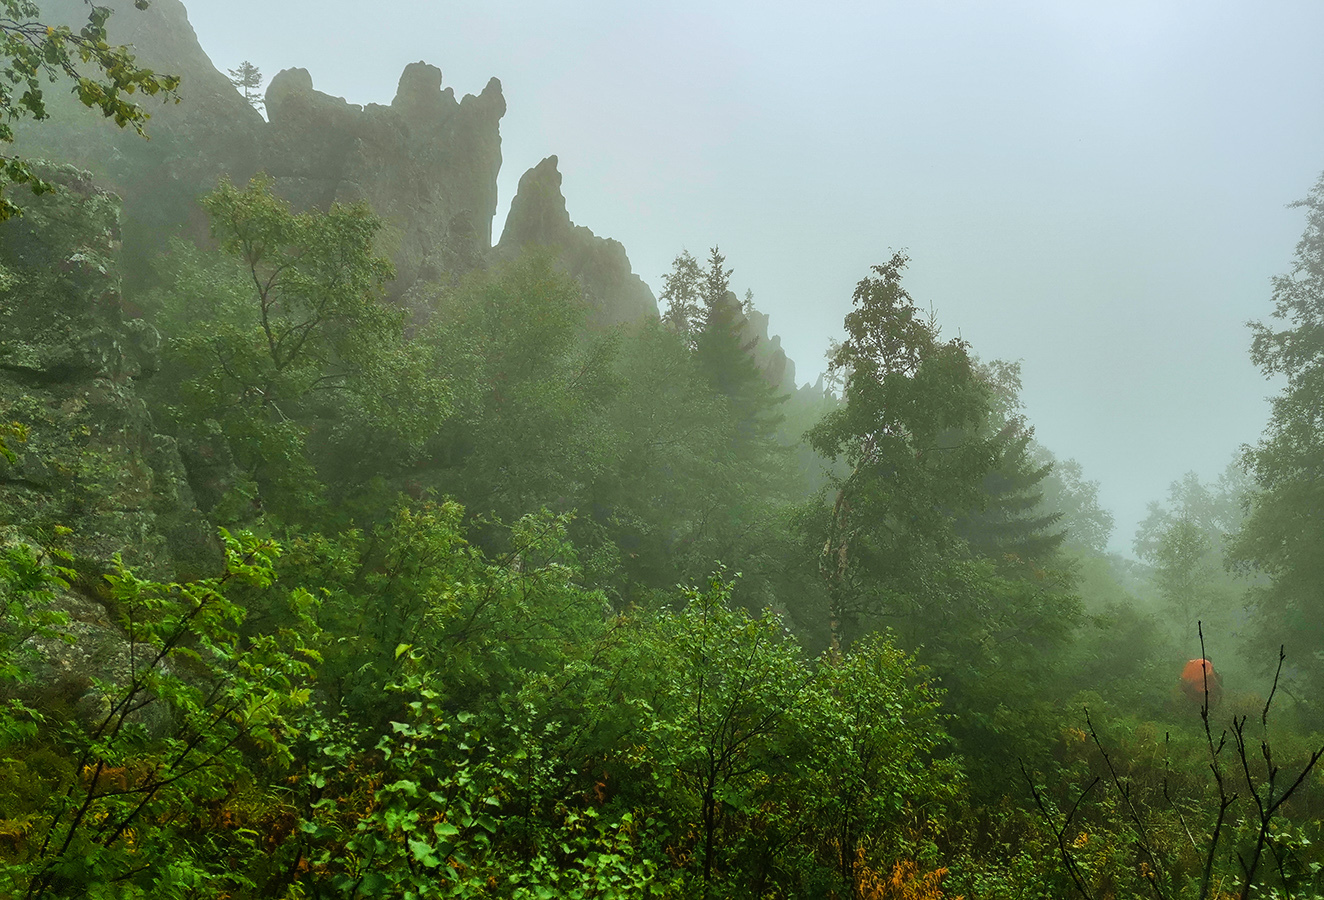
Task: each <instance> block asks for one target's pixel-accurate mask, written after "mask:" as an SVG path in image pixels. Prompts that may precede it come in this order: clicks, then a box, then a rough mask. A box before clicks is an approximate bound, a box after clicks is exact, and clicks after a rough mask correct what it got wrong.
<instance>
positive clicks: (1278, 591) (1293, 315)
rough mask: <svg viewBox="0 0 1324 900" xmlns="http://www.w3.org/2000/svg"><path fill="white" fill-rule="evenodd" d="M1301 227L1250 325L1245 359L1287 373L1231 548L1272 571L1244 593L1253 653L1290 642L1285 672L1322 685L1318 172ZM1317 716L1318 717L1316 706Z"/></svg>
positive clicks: (1323, 273) (1323, 269)
mask: <svg viewBox="0 0 1324 900" xmlns="http://www.w3.org/2000/svg"><path fill="white" fill-rule="evenodd" d="M1296 205H1297V206H1298V207H1300V208H1302V209H1304V210H1305V212H1306V228H1305V232H1304V233H1303V234H1302V236H1301V240H1300V242H1298V243H1297V246H1296V254H1295V257H1294V260H1293V263H1292V269H1291V271H1290V272H1288V273H1287V274H1284V275H1280V276H1278V277H1276V278H1274V280H1273V303H1274V310H1273V313H1272V316H1273V318H1274V319H1275V320H1277V321H1278V322H1279V323H1281V325H1274V324H1271V323H1264V322H1255V323H1251V330H1252V333H1253V337H1252V339H1251V354H1250V355H1251V360H1252V361H1253V362H1254V363H1255V364H1256V365H1257V366H1259V367H1260V369H1261V370H1262V371H1263V372H1264V374H1265V375H1266V376H1270V377H1277V378H1281V379H1284V380H1285V381H1286V384H1285V386H1284V387H1283V388H1282V390H1281V391H1280V392H1279V393H1278V395H1277V396H1276V397H1274V398H1273V399H1272V406H1271V415H1270V419H1269V425H1268V428H1267V429H1266V431H1265V434H1264V437H1263V438H1262V439H1261V440H1260V442H1259V444H1258V445H1256V446H1255V447H1254V448H1252V449H1251V450H1250V451H1249V452H1248V454H1247V457H1246V462H1247V463H1248V465H1249V468H1250V470H1251V472H1252V473H1253V475H1254V476H1255V482H1256V485H1257V487H1258V488H1259V492H1258V493H1257V494H1256V495H1255V496H1254V497H1253V499H1252V502H1251V505H1250V514H1249V517H1248V519H1247V521H1246V524H1245V527H1244V529H1243V530H1242V532H1241V534H1240V535H1239V536H1238V539H1237V542H1236V546H1235V547H1234V549H1233V555H1234V557H1235V558H1236V560H1238V561H1239V562H1240V563H1241V564H1242V565H1244V566H1246V567H1250V568H1253V569H1254V570H1255V571H1256V572H1259V573H1262V574H1263V575H1265V576H1267V578H1268V579H1269V584H1267V585H1263V586H1260V587H1257V588H1256V589H1255V590H1254V591H1253V592H1252V595H1251V599H1252V602H1253V604H1254V609H1255V617H1256V628H1257V632H1258V634H1257V639H1256V647H1257V649H1258V650H1259V658H1260V659H1266V658H1271V657H1270V656H1269V651H1271V649H1272V648H1274V647H1276V646H1278V644H1280V643H1282V642H1284V641H1285V642H1286V643H1287V647H1288V653H1289V658H1290V659H1291V660H1292V667H1291V669H1289V679H1290V681H1291V682H1292V683H1293V684H1300V686H1301V687H1302V688H1303V689H1304V692H1305V693H1306V694H1308V695H1310V696H1317V695H1318V692H1319V690H1320V688H1321V687H1324V658H1321V656H1320V654H1319V652H1318V651H1319V648H1320V647H1321V646H1324V555H1322V554H1320V553H1319V547H1320V542H1321V540H1324V521H1322V520H1321V517H1320V515H1319V510H1320V508H1321V505H1322V504H1324V479H1321V478H1320V472H1321V471H1324V178H1321V179H1320V181H1318V182H1316V184H1315V186H1314V188H1313V189H1312V190H1311V191H1310V193H1309V195H1308V196H1307V197H1306V199H1304V200H1302V201H1300V202H1299V203H1297V204H1296ZM1315 715H1316V716H1318V715H1319V711H1318V710H1316V712H1315Z"/></svg>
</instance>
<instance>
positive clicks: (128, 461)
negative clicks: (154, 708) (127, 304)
mask: <svg viewBox="0 0 1324 900" xmlns="http://www.w3.org/2000/svg"><path fill="white" fill-rule="evenodd" d="M44 176H45V177H46V178H47V179H48V180H50V181H51V182H53V183H54V184H55V185H56V190H55V191H54V193H52V194H48V195H44V196H41V197H37V198H34V199H32V200H31V201H29V202H27V203H26V204H25V212H24V215H23V216H22V218H19V219H11V220H10V221H7V222H4V223H0V422H4V423H6V424H9V423H17V424H18V425H19V426H21V428H22V429H23V430H25V431H26V432H27V435H28V437H27V439H26V440H18V441H15V440H12V439H11V440H9V441H7V443H8V445H9V450H10V451H12V452H13V454H14V459H12V460H11V459H8V458H6V457H4V456H0V544H7V543H11V542H26V541H31V540H33V539H34V538H36V539H38V540H40V542H41V543H43V544H48V543H49V544H53V545H55V546H58V547H61V548H63V550H65V551H66V552H67V553H69V554H70V563H71V565H72V567H73V569H74V572H75V574H76V576H77V577H76V578H75V579H74V583H73V584H72V585H71V586H69V587H68V588H65V589H60V590H58V591H57V592H56V596H55V597H54V600H53V603H54V608H55V609H56V610H57V611H60V612H63V613H64V614H65V615H66V616H67V617H68V627H67V629H66V630H67V632H68V633H69V634H70V635H72V636H73V637H74V638H75V639H76V640H75V642H74V643H72V644H70V643H67V642H65V641H62V640H56V639H53V638H52V639H37V640H36V644H37V646H38V649H39V650H40V652H39V654H38V658H37V659H36V661H35V676H36V677H35V679H34V681H33V683H32V685H31V686H29V688H27V689H26V690H25V692H21V693H20V696H22V697H24V698H25V699H28V700H33V699H39V698H45V699H46V700H50V699H52V698H56V697H59V698H63V700H65V701H68V702H70V703H72V704H73V706H72V709H73V711H74V712H75V713H76V714H78V715H80V716H83V717H84V718H88V719H89V720H90V718H92V717H94V716H95V715H96V714H97V711H98V710H99V709H100V708H101V702H102V695H101V692H100V690H99V689H98V688H97V687H96V686H95V684H94V681H93V679H94V678H99V679H103V680H104V679H110V680H115V679H117V678H121V677H123V676H124V675H125V673H127V672H128V671H129V667H130V659H131V657H132V656H133V654H134V649H133V647H132V646H131V645H130V644H129V643H128V641H127V640H126V639H125V637H124V635H123V633H122V632H121V631H120V630H119V628H118V627H117V626H116V624H115V622H114V621H113V615H112V613H111V611H110V610H108V609H107V608H106V606H104V605H103V602H102V600H103V591H104V584H103V582H102V580H101V577H100V576H101V575H102V574H103V573H105V572H106V571H107V570H108V568H109V565H110V561H111V559H112V558H113V557H115V556H116V555H119V556H121V557H122V558H123V560H124V561H125V563H127V564H129V565H130V566H133V567H134V568H135V569H136V570H137V571H138V572H139V573H140V574H142V575H144V576H145V577H149V578H155V579H162V580H170V579H172V578H176V577H180V578H193V577H200V576H203V575H208V574H212V573H214V572H215V571H217V570H218V569H219V567H220V563H221V555H220V548H219V545H218V544H217V541H216V538H215V535H214V533H213V531H212V529H211V526H210V525H209V524H208V523H207V522H206V521H205V520H204V519H203V516H202V514H201V513H200V512H199V511H198V509H197V507H196V505H195V503H194V501H193V493H192V490H191V488H190V486H189V482H188V480H187V477H186V475H185V473H184V466H183V464H182V462H181V458H180V453H179V448H178V446H177V445H176V443H175V440H174V439H173V438H170V437H167V436H165V435H161V434H158V433H156V429H155V428H154V426H153V422H152V417H151V415H150V414H149V412H148V409H147V406H146V404H145V403H144V402H143V400H142V398H141V397H140V396H139V393H138V389H137V383H138V381H139V380H140V379H142V378H144V377H148V376H150V375H151V374H152V372H153V370H154V369H155V366H156V353H157V348H158V347H159V344H160V337H159V336H158V335H157V333H156V331H155V329H153V328H152V327H151V326H150V325H148V324H147V323H146V322H144V321H142V320H141V319H134V318H130V317H127V316H126V315H125V311H124V303H123V301H122V299H121V296H120V289H119V283H120V278H119V272H118V269H117V259H116V257H117V254H118V249H119V239H120V228H119V201H118V198H115V197H113V196H111V195H109V194H107V193H105V192H103V191H101V190H98V189H97V188H96V187H94V186H93V185H92V182H91V180H90V178H89V177H88V175H87V174H86V173H84V172H81V171H78V170H75V169H72V168H60V169H54V170H51V171H48V172H46V173H44ZM3 627H4V623H2V622H0V629H3Z"/></svg>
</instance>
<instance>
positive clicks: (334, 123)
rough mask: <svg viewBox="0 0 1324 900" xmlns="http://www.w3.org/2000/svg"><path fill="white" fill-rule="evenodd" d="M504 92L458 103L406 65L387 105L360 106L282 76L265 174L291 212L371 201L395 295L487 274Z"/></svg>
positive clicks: (271, 95)
mask: <svg viewBox="0 0 1324 900" xmlns="http://www.w3.org/2000/svg"><path fill="white" fill-rule="evenodd" d="M505 112H506V101H505V98H504V97H502V95H501V82H499V81H498V80H497V79H495V78H493V79H492V80H491V81H489V82H488V83H487V87H485V88H484V89H483V91H482V93H481V94H479V95H477V96H474V95H468V96H466V97H464V98H463V99H462V100H457V99H456V98H455V92H454V90H452V89H451V88H445V89H443V88H442V77H441V70H440V69H438V68H436V67H435V66H430V65H428V64H427V63H422V62H418V63H411V64H410V65H408V66H406V67H405V71H404V74H403V75H401V77H400V84H399V88H398V90H397V92H396V96H395V99H394V100H393V101H392V102H391V105H390V106H379V105H377V104H369V105H368V106H367V107H360V106H356V105H354V104H351V103H347V102H345V101H344V100H343V99H341V98H339V97H331V96H329V95H327V94H323V93H321V92H320V91H317V90H315V89H314V88H313V80H312V76H311V75H309V73H308V72H307V71H306V70H304V69H287V70H285V71H283V72H281V73H280V74H279V75H277V76H276V77H275V78H274V79H272V81H271V85H270V86H269V87H268V89H267V114H268V116H269V117H270V124H269V125H268V126H267V129H266V133H265V136H264V141H263V145H262V156H261V166H260V167H261V169H262V170H263V171H265V172H266V173H267V174H269V175H271V176H272V177H273V178H275V180H276V189H277V192H278V193H280V194H281V195H282V196H284V197H286V198H288V199H289V200H290V201H291V202H292V203H293V204H294V205H295V206H296V207H300V208H306V207H311V206H317V207H321V208H326V207H327V206H329V205H330V204H331V203H333V202H342V203H352V202H358V201H365V202H367V203H368V205H369V206H371V207H372V210H373V211H374V212H375V213H376V214H377V215H379V216H381V217H382V220H383V222H384V223H385V229H384V231H385V235H384V243H385V245H386V249H388V250H389V251H390V252H391V256H392V258H393V260H394V262H395V266H396V284H395V288H394V292H395V293H402V292H404V291H405V290H407V289H408V288H409V287H410V286H412V285H414V284H415V283H418V282H430V281H437V280H439V279H441V278H443V277H444V276H446V275H449V274H455V273H462V272H465V271H468V270H470V269H472V268H474V267H476V266H477V265H479V264H480V262H481V261H482V259H483V257H484V256H485V255H486V254H487V252H488V251H489V249H490V248H491V246H492V219H493V217H494V216H495V215H496V207H497V191H496V180H497V174H498V172H499V171H500V169H501V134H500V130H499V124H500V121H501V117H502V116H504V115H505Z"/></svg>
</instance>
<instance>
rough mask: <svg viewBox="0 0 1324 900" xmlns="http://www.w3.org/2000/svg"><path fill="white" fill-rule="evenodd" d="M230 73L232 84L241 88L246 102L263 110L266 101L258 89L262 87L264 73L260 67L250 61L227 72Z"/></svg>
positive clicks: (245, 61)
mask: <svg viewBox="0 0 1324 900" xmlns="http://www.w3.org/2000/svg"><path fill="white" fill-rule="evenodd" d="M227 71H229V73H230V83H231V84H233V85H234V86H235V87H237V88H239V91H240V93H242V94H243V95H244V100H246V101H248V103H249V105H250V106H252V107H253V108H254V109H258V110H260V109H262V107H263V105H264V103H265V101H264V100H263V99H262V95H261V94H260V93H258V89H259V88H261V87H262V72H261V71H259V70H258V67H257V66H255V65H253V64H252V63H251V62H249V61H248V60H244V61H243V62H241V63H240V64H239V68H237V69H229V70H227Z"/></svg>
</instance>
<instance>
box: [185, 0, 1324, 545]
mask: <svg viewBox="0 0 1324 900" xmlns="http://www.w3.org/2000/svg"><path fill="white" fill-rule="evenodd" d="M189 15H190V19H191V21H192V23H193V25H194V27H195V29H196V31H197V33H198V37H199V39H200V40H201V43H202V45H203V47H204V48H205V49H206V50H207V52H208V53H209V54H210V56H211V58H212V60H213V62H215V63H216V64H217V66H218V67H220V68H223V69H224V68H230V67H234V66H237V65H238V64H239V63H240V62H241V61H242V60H245V59H248V60H251V61H252V62H254V63H255V64H256V65H258V66H259V68H260V69H261V70H262V71H263V73H265V74H266V75H267V76H271V75H274V74H275V73H276V72H277V71H279V70H280V69H282V68H286V67H290V66H300V67H304V68H307V69H308V70H309V71H310V72H311V73H312V75H313V79H314V83H315V85H316V87H317V88H318V89H319V90H322V91H325V92H327V93H330V94H334V95H340V96H344V97H345V98H347V99H348V100H350V101H352V102H355V103H369V102H380V103H386V102H389V100H390V98H391V97H392V96H393V94H394V91H395V84H396V80H397V79H398V77H399V74H400V71H401V69H402V68H403V66H404V65H405V64H406V63H408V62H412V61H415V60H419V59H423V60H427V61H428V62H431V63H433V64H435V65H438V66H440V67H441V69H442V71H443V73H444V75H445V83H446V84H447V85H449V86H452V87H454V88H455V90H456V93H457V94H464V93H476V92H478V91H479V90H481V88H482V87H483V85H484V84H485V83H486V82H487V79H488V78H489V77H491V76H493V75H495V76H497V77H498V78H500V79H501V82H502V85H503V88H504V94H505V97H506V100H507V102H508V104H509V110H508V112H507V114H506V117H505V118H504V120H503V121H502V128H501V130H502V139H503V145H502V148H503V156H504V163H503V169H502V174H501V179H500V191H501V204H502V205H501V207H500V209H499V211H498V215H497V222H496V228H495V231H496V233H497V234H499V233H500V225H501V219H502V217H503V216H504V214H505V213H504V211H505V207H506V205H507V204H508V203H509V201H510V198H511V196H512V195H513V193H514V188H515V185H516V183H517V181H518V179H519V177H520V175H521V174H522V173H523V172H524V171H525V170H526V169H528V168H529V167H530V166H532V165H534V164H535V163H537V162H538V161H539V160H540V159H542V158H543V157H545V156H547V155H550V154H557V155H558V156H559V159H560V168H561V171H562V172H563V173H564V176H565V183H564V190H565V194H566V197H567V200H568V204H569V209H570V214H571V216H572V217H573V218H574V220H575V221H576V222H577V223H579V224H582V225H587V226H588V227H590V228H592V229H593V230H594V231H595V232H597V233H598V234H601V235H606V236H609V237H612V238H615V239H617V240H619V241H621V242H622V243H623V244H624V245H625V247H626V249H627V250H628V252H629V254H630V259H631V262H632V263H633V266H634V269H635V271H636V272H638V273H640V274H641V275H642V276H643V278H644V279H645V280H646V281H648V282H649V284H650V285H651V286H652V287H653V289H654V291H655V292H657V291H658V289H659V288H660V283H661V278H660V276H661V275H662V273H663V272H665V271H667V269H668V267H669V265H670V262H671V260H672V258H673V257H674V256H675V255H676V254H677V253H678V252H680V250H682V249H683V248H687V249H689V250H690V251H691V252H693V253H695V254H696V255H701V254H702V253H703V251H705V250H706V249H707V248H708V247H710V246H712V245H714V244H717V245H720V246H721V248H722V250H723V252H724V253H725V254H726V256H727V259H728V263H729V264H730V265H731V266H733V267H734V268H735V274H734V276H733V285H734V286H735V287H737V288H738V289H739V291H740V292H742V293H743V291H744V290H745V289H747V288H748V289H750V290H752V291H753V294H754V297H755V302H756V304H757V305H758V307H759V308H761V309H763V310H764V311H766V312H768V313H769V314H770V315H771V317H772V323H771V330H772V331H773V332H774V333H779V334H780V335H781V337H782V342H783V345H784V346H785V347H786V349H787V352H788V354H789V355H790V357H791V358H792V359H793V360H794V361H795V362H796V365H797V369H798V378H799V380H800V381H801V382H805V381H810V382H812V381H813V380H814V379H815V378H816V377H817V374H818V372H819V371H821V369H822V368H823V354H824V351H825V349H826V347H827V344H828V341H829V339H830V338H832V337H834V336H839V335H840V329H841V320H842V316H843V315H844V313H845V312H846V311H847V310H848V309H849V307H850V297H851V291H852V288H853V286H854V284H855V282H856V281H858V280H859V279H860V278H862V277H863V276H864V275H865V274H866V273H867V272H868V267H869V266H870V265H871V264H875V263H880V262H882V261H884V260H885V259H887V257H888V256H890V250H891V249H905V250H907V251H908V252H909V253H910V255H911V258H912V263H911V267H910V270H909V275H908V285H909V287H910V290H911V293H912V294H913V295H914V296H915V297H916V298H917V299H918V300H919V301H920V302H921V303H922V304H931V305H932V307H933V309H934V310H935V312H936V314H937V316H938V319H939V321H940V322H941V323H942V324H943V326H944V328H945V330H946V332H947V333H948V334H956V333H959V334H960V335H961V336H962V337H964V338H966V339H967V340H969V341H970V342H971V343H972V344H973V347H974V349H975V351H976V352H977V353H978V354H979V355H980V356H982V357H984V358H1002V359H1008V360H1022V361H1023V376H1024V391H1023V399H1024V401H1025V405H1026V414H1027V416H1028V418H1029V420H1030V421H1031V423H1032V424H1033V425H1034V426H1035V428H1036V431H1037V435H1038V438H1039V439H1040V441H1041V442H1042V443H1044V444H1045V445H1046V446H1048V447H1049V448H1050V449H1051V450H1052V451H1053V452H1054V453H1055V454H1057V455H1058V456H1059V457H1064V458H1065V457H1074V458H1076V459H1078V460H1079V461H1080V462H1081V463H1082V464H1083V465H1084V467H1085V472H1086V475H1087V476H1088V477H1090V478H1094V479H1098V480H1099V481H1101V482H1102V491H1101V499H1102V502H1103V503H1104V505H1105V506H1107V507H1109V508H1111V509H1112V510H1113V512H1114V513H1115V515H1116V519H1117V529H1116V531H1115V532H1114V534H1113V539H1112V546H1113V548H1114V549H1116V550H1119V551H1123V552H1129V550H1130V542H1131V538H1132V536H1133V533H1134V531H1135V525H1136V523H1137V522H1138V520H1139V519H1140V518H1141V516H1142V515H1143V513H1144V506H1145V504H1146V502H1148V501H1150V500H1156V499H1159V498H1161V497H1162V496H1163V495H1164V493H1165V490H1166V486H1167V484H1168V483H1169V482H1170V481H1172V480H1174V479H1176V478H1178V477H1179V476H1181V475H1182V473H1183V472H1185V471H1187V470H1195V471H1197V472H1199V473H1201V474H1202V475H1204V476H1207V477H1208V476H1213V475H1215V474H1216V473H1218V472H1219V471H1221V470H1222V468H1223V467H1224V466H1225V465H1226V463H1227V462H1228V460H1229V459H1230V458H1231V457H1232V456H1233V455H1234V454H1235V453H1236V452H1237V450H1238V447H1239V446H1240V445H1242V444H1244V443H1247V442H1253V441H1255V440H1256V438H1257V437H1258V435H1259V433H1260V431H1261V429H1262V428H1263V425H1264V421H1265V417H1266V414H1267V405H1266V403H1265V400H1264V398H1265V397H1266V396H1267V395H1268V394H1270V393H1271V392H1272V391H1273V390H1274V389H1275V386H1274V385H1271V384H1268V383H1266V382H1265V381H1264V380H1263V379H1262V378H1261V377H1260V376H1259V374H1258V373H1257V372H1256V370H1255V369H1254V368H1253V367H1252V366H1251V364H1250V363H1249V361H1248V359H1247V352H1246V349H1247V346H1248V343H1249V333H1248V331H1247V329H1246V328H1245V322H1246V321H1247V320H1248V319H1255V318H1262V317H1265V316H1267V314H1268V312H1269V279H1270V277H1271V276H1272V275H1274V274H1276V273H1280V272H1283V271H1285V270H1286V268H1287V266H1288V264H1289V261H1290V258H1291V252H1292V249H1293V247H1294V245H1295V243H1296V240H1297V237H1298V236H1299V234H1300V232H1301V225H1302V216H1301V214H1300V213H1299V212H1298V211H1294V210H1291V209H1288V208H1287V204H1288V203H1290V202H1291V201H1293V200H1296V199H1298V198H1300V197H1302V196H1304V194H1305V193H1306V191H1307V189H1308V188H1309V187H1310V185H1311V184H1312V183H1313V181H1314V179H1315V177H1316V176H1317V175H1318V173H1319V171H1320V169H1321V167H1324V119H1322V118H1321V116H1320V115H1319V113H1318V111H1319V110H1320V109H1321V108H1324V104H1321V100H1324V96H1321V95H1324V56H1322V55H1321V54H1320V53H1319V52H1318V48H1317V46H1316V37H1317V35H1319V34H1320V33H1321V30H1322V29H1324V7H1320V6H1319V5H1318V4H1314V3H1303V2H1297V3H1271V4H1253V5H1252V4H1249V3H1201V4H1195V3H1180V2H1146V3H1112V4H1105V5H1100V4H1084V3H1061V2H1023V3H1005V2H1004V3H997V4H987V3H973V2H965V3H958V2H945V3H938V4H922V5H918V4H885V5H877V6H875V7H874V8H872V9H862V8H861V7H860V6H859V5H857V4H833V5H830V6H828V7H827V8H824V9H818V10H815V11H813V12H810V11H809V8H808V7H806V6H805V5H804V4H788V3H760V4H745V3H727V4H716V5H714V4H698V3H676V4H666V5H648V6H641V7H626V6H623V5H620V4H609V3H564V2H563V3H557V4H551V3H509V2H483V3H472V4H465V5H460V4H435V3H429V4H419V3H406V2H399V0H394V2H385V3H378V4H374V5H373V6H371V7H368V6H365V5H364V4H358V3H354V4H351V3H347V2H343V0H319V2H312V0H282V2H281V3H279V4H272V3H258V2H255V0H226V2H224V3H222V2H218V0H193V2H191V3H189Z"/></svg>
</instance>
